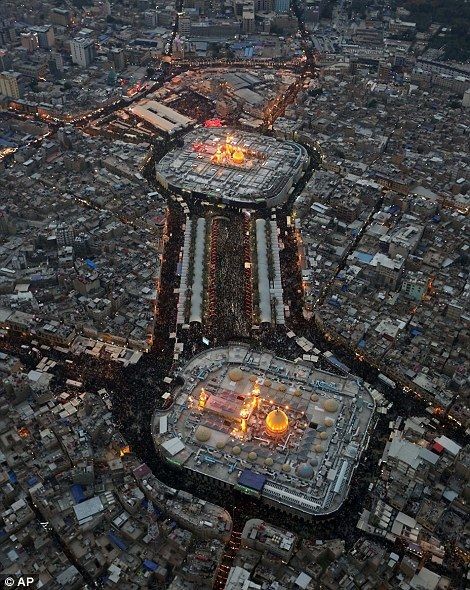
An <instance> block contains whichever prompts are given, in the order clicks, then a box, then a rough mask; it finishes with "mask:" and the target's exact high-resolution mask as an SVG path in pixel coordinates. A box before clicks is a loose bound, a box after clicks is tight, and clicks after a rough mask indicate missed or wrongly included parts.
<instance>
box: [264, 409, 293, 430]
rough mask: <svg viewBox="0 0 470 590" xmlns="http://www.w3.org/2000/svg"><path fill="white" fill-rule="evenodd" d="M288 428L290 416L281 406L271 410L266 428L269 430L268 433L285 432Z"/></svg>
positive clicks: (267, 417)
mask: <svg viewBox="0 0 470 590" xmlns="http://www.w3.org/2000/svg"><path fill="white" fill-rule="evenodd" d="M288 428H289V418H288V417H287V415H286V414H285V413H284V412H283V411H282V410H280V409H279V408H277V409H276V410H272V412H269V414H268V415H267V416H266V430H267V431H268V434H271V435H274V436H276V435H279V434H284V433H285V432H286V431H287V429H288Z"/></svg>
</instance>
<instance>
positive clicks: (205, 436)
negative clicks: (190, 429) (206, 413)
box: [196, 426, 211, 442]
mask: <svg viewBox="0 0 470 590" xmlns="http://www.w3.org/2000/svg"><path fill="white" fill-rule="evenodd" d="M210 437H211V431H210V430H209V429H208V428H206V427H205V426H198V427H197V429H196V439H197V440H198V441H199V442H207V441H208V440H209V439H210Z"/></svg>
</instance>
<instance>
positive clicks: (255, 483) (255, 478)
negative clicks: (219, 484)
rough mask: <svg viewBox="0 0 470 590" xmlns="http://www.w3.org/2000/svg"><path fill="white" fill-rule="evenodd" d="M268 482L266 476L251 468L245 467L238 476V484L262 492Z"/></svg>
mask: <svg viewBox="0 0 470 590" xmlns="http://www.w3.org/2000/svg"><path fill="white" fill-rule="evenodd" d="M265 483H266V477H265V476H264V475H261V474H260V473H255V472H254V471H251V469H244V470H243V471H242V472H241V474H240V477H239V478H238V485H240V486H244V487H246V488H250V489H251V490H256V491H257V492H261V490H262V489H263V487H264V484H265Z"/></svg>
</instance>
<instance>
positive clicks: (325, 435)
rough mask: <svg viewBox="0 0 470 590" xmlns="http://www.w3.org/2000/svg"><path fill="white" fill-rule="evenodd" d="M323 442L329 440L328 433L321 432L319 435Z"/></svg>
mask: <svg viewBox="0 0 470 590" xmlns="http://www.w3.org/2000/svg"><path fill="white" fill-rule="evenodd" d="M318 436H319V437H320V438H321V439H322V440H326V439H327V438H328V434H327V433H326V432H320V434H319V435H318Z"/></svg>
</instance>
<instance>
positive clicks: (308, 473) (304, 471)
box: [296, 463, 313, 479]
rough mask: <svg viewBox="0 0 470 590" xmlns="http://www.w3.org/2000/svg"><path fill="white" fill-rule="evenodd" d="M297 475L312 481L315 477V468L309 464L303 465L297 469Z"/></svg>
mask: <svg viewBox="0 0 470 590" xmlns="http://www.w3.org/2000/svg"><path fill="white" fill-rule="evenodd" d="M296 473H297V475H298V476H299V477H301V478H302V479H310V478H311V477H312V475H313V467H312V466H311V465H309V464H308V463H301V464H300V465H299V466H298V467H297V469H296Z"/></svg>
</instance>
